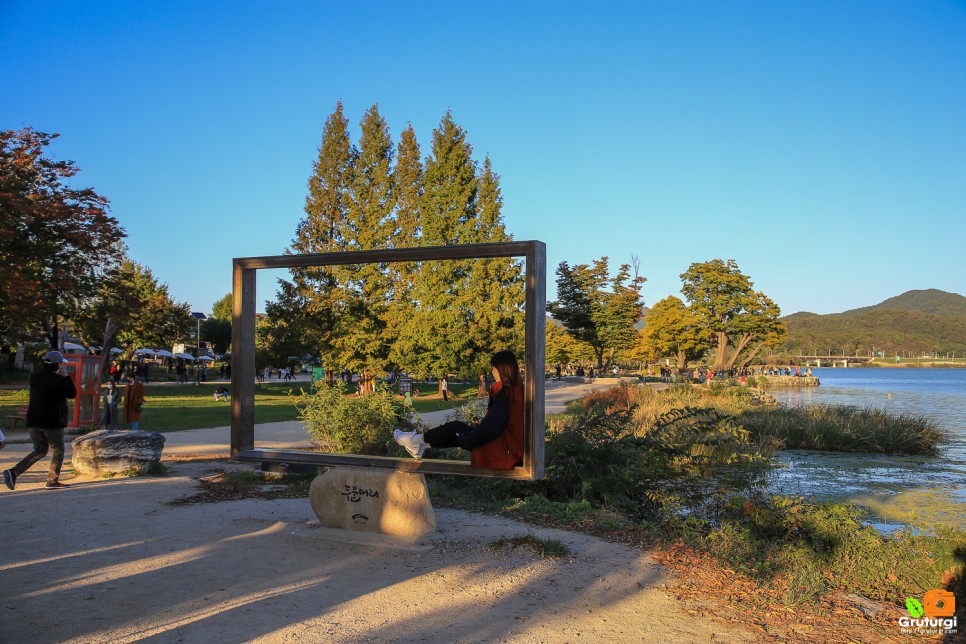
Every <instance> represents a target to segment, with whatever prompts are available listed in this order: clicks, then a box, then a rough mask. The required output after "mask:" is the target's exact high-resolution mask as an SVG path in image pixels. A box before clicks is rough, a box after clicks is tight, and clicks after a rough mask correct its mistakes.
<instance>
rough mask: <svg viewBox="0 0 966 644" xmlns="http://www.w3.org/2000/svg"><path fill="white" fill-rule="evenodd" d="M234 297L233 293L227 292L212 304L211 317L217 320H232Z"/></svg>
mask: <svg viewBox="0 0 966 644" xmlns="http://www.w3.org/2000/svg"><path fill="white" fill-rule="evenodd" d="M233 301H234V300H233V297H232V294H231V293H225V294H224V295H223V296H222V297H221V298H220V299H219V300H217V301H216V302H215V303H214V304H212V305H211V317H213V318H215V319H216V320H224V321H225V322H231V320H232V315H233V304H232V303H233Z"/></svg>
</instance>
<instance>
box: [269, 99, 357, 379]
mask: <svg viewBox="0 0 966 644" xmlns="http://www.w3.org/2000/svg"><path fill="white" fill-rule="evenodd" d="M357 154H358V153H357V151H356V149H355V147H354V146H353V145H352V142H351V140H350V137H349V129H348V121H347V120H346V118H345V115H344V114H343V109H342V102H341V101H339V103H337V104H336V108H335V111H334V112H333V113H332V114H331V115H330V116H329V117H328V118H327V119H326V121H325V125H324V127H323V129H322V144H321V146H320V147H319V154H318V157H317V159H316V161H315V163H314V164H313V168H312V175H311V176H310V177H309V190H308V195H307V196H306V198H305V218H304V219H303V220H302V221H300V222H299V224H298V226H297V228H296V232H295V239H294V240H293V241H292V251H293V252H295V253H299V254H302V253H334V252H340V251H345V250H348V248H347V240H346V237H345V233H346V221H347V219H348V213H349V207H350V202H351V198H352V192H351V191H352V169H353V165H354V163H355V159H356V156H357ZM291 275H292V280H291V281H286V280H279V291H278V296H277V299H276V301H275V302H273V303H271V304H268V305H266V313H267V314H268V316H269V320H268V321H267V322H266V323H265V326H266V327H267V328H285V329H286V330H287V332H286V334H285V336H286V337H299V338H301V339H302V342H303V343H304V348H303V350H304V351H305V352H307V353H312V354H314V355H320V356H322V357H323V359H324V360H325V359H328V361H329V363H328V364H327V365H326V366H327V367H329V368H336V367H338V368H341V367H342V365H341V364H339V365H336V364H333V363H332V362H333V354H334V352H335V350H336V349H335V347H334V344H333V343H334V340H335V334H334V328H335V322H336V320H337V319H338V311H337V310H336V308H335V307H334V306H333V301H334V298H336V297H337V295H336V290H337V288H338V283H337V281H336V277H335V275H334V274H333V271H332V269H331V267H325V266H323V267H311V268H297V269H292V271H291ZM290 355H291V354H290ZM296 355H298V354H296Z"/></svg>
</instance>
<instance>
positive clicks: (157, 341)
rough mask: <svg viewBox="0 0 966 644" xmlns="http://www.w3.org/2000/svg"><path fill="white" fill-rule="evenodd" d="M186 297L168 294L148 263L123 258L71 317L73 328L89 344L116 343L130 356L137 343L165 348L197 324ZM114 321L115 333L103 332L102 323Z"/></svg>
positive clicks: (169, 346)
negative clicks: (181, 300) (183, 300)
mask: <svg viewBox="0 0 966 644" xmlns="http://www.w3.org/2000/svg"><path fill="white" fill-rule="evenodd" d="M189 314H190V308H189V306H188V305H187V304H186V303H178V302H176V301H175V300H174V298H172V297H171V294H170V293H169V291H168V286H167V285H166V284H163V283H161V282H159V281H158V279H157V278H156V277H155V276H154V273H152V272H151V269H150V268H147V267H145V266H142V265H141V264H139V263H137V262H135V261H132V260H130V259H124V260H123V261H121V262H120V264H119V265H118V266H117V267H116V268H115V269H113V270H112V271H111V272H110V274H109V275H107V276H106V277H105V279H104V280H103V281H102V282H101V284H100V285H99V287H98V290H97V293H96V296H95V297H93V298H90V299H89V300H88V301H87V302H86V304H85V305H84V306H83V307H82V308H81V310H80V311H79V312H78V313H77V315H76V317H75V322H76V326H77V329H78V330H79V331H80V335H81V337H83V339H84V341H85V342H86V343H88V344H92V345H93V344H97V345H100V344H103V345H105V346H107V345H109V344H110V345H111V346H119V347H120V348H122V349H124V350H125V353H124V354H122V356H123V357H124V358H125V359H130V358H131V357H132V356H133V352H134V351H135V350H136V349H139V348H141V347H152V348H158V347H162V348H168V349H170V348H171V346H172V344H174V342H175V341H177V340H181V339H186V338H187V337H188V334H189V333H191V332H192V331H194V330H195V328H196V327H195V324H194V320H193V319H192V318H191V317H190V315H189ZM109 318H110V319H111V320H112V321H113V323H114V325H115V326H116V335H115V337H114V338H110V339H108V338H106V337H105V330H106V329H105V325H106V322H107V320H108V319H109Z"/></svg>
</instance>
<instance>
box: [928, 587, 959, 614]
mask: <svg viewBox="0 0 966 644" xmlns="http://www.w3.org/2000/svg"><path fill="white" fill-rule="evenodd" d="M922 607H923V611H924V612H925V614H926V617H952V616H953V615H955V614H956V596H955V595H953V594H952V593H951V592H949V591H948V590H930V591H929V592H927V593H926V595H925V596H924V597H923V598H922Z"/></svg>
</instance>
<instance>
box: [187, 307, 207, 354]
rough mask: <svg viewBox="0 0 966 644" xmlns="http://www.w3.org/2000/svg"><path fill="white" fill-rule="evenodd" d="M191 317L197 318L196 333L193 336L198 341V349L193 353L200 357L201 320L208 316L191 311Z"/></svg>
mask: <svg viewBox="0 0 966 644" xmlns="http://www.w3.org/2000/svg"><path fill="white" fill-rule="evenodd" d="M191 317H193V318H194V319H196V320H198V335H197V337H196V338H195V339H196V340H197V341H198V351H197V353H195V357H196V358H200V357H201V321H202V320H207V319H208V316H207V315H205V314H204V313H192V314H191Z"/></svg>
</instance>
